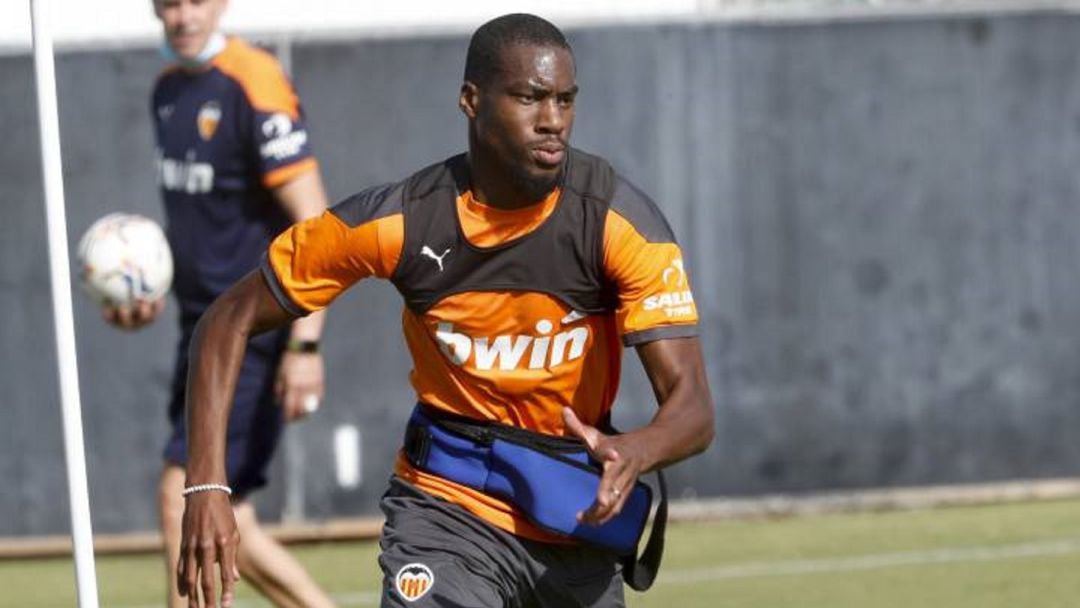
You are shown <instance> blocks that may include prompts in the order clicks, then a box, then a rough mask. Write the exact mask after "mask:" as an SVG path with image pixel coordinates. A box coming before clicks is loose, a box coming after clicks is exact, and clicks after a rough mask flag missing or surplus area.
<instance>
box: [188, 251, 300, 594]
mask: <svg viewBox="0 0 1080 608" xmlns="http://www.w3.org/2000/svg"><path fill="white" fill-rule="evenodd" d="M291 320H292V317H291V316H290V315H289V314H288V313H287V312H286V311H285V310H283V309H282V308H281V306H280V305H279V304H278V303H277V300H275V299H274V297H273V296H272V295H271V293H270V290H269V288H268V287H267V286H266V283H265V281H264V279H263V278H262V275H261V274H260V273H259V271H254V272H252V273H249V274H248V275H247V276H246V277H244V278H243V279H241V280H240V281H239V282H238V283H237V284H235V285H234V286H232V287H231V288H230V289H229V290H228V291H226V292H225V293H224V294H222V295H221V297H219V298H218V299H217V300H215V301H214V303H213V304H212V305H211V306H210V308H209V309H207V311H206V313H205V314H204V315H203V317H202V319H201V320H200V321H199V324H198V326H197V327H196V329H195V334H194V338H193V340H192V345H191V367H190V369H191V373H190V374H189V376H188V392H187V395H188V401H187V424H188V429H189V435H188V441H189V445H188V453H189V454H190V459H189V461H188V464H187V485H188V486H189V487H190V486H195V485H201V484H221V485H226V484H227V480H226V476H225V430H226V427H227V422H228V419H229V410H230V408H231V406H232V400H231V399H230V395H232V394H233V392H234V389H235V388H236V378H237V375H238V374H239V371H240V363H241V361H242V360H243V357H244V350H245V349H246V346H247V341H248V338H249V337H250V336H252V335H255V334H258V333H261V332H263V331H266V330H268V329H271V328H274V327H279V326H281V325H284V324H285V323H288V322H289V321H291ZM239 542H240V537H239V534H238V532H237V530H236V520H235V517H234V515H233V510H232V504H231V503H230V501H229V496H228V495H227V494H226V493H224V492H219V491H207V492H197V493H195V494H191V495H190V496H188V498H187V503H186V505H185V508H184V520H183V526H182V533H181V546H180V560H179V562H178V564H177V572H178V577H177V586H178V591H179V592H180V595H183V596H186V597H187V598H188V605H189V606H191V607H193V608H194V607H197V606H199V605H200V604H199V599H198V593H196V592H195V591H196V588H197V587H201V588H202V592H203V593H202V595H203V598H206V601H207V602H209V603H210V605H213V599H212V598H216V597H217V595H216V586H217V580H218V578H219V577H220V580H221V585H222V589H221V604H222V605H223V606H229V605H231V604H232V599H233V593H234V586H235V582H236V580H237V578H238V570H237V566H236V551H237V546H238V545H239Z"/></svg>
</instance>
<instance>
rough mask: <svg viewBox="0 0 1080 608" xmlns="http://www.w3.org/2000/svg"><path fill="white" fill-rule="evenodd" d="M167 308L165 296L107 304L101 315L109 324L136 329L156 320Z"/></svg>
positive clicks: (131, 329)
mask: <svg viewBox="0 0 1080 608" xmlns="http://www.w3.org/2000/svg"><path fill="white" fill-rule="evenodd" d="M163 310H165V298H158V299H156V300H153V301H150V300H136V301H135V302H134V303H132V304H121V305H115V304H108V303H107V304H105V305H104V306H103V307H102V308H101V315H102V316H103V317H104V318H105V320H106V321H107V322H109V324H111V325H114V326H116V327H119V328H121V329H126V330H129V331H134V330H136V329H141V328H143V327H145V326H146V325H149V324H150V323H153V322H154V319H157V318H158V316H159V315H161V311H163Z"/></svg>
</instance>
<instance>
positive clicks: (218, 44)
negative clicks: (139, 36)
mask: <svg viewBox="0 0 1080 608" xmlns="http://www.w3.org/2000/svg"><path fill="white" fill-rule="evenodd" d="M158 50H159V51H160V52H161V56H162V57H163V58H164V59H165V61H168V62H171V63H178V64H180V65H181V66H182V67H185V68H201V67H203V66H205V65H206V64H207V63H210V60H211V59H213V58H214V57H216V56H217V54H218V53H220V52H221V51H223V50H225V34H222V33H221V32H214V33H213V34H211V35H210V38H209V39H208V40H207V41H206V46H204V47H203V50H201V51H199V54H198V55H197V56H195V57H194V58H192V59H184V58H182V57H180V56H179V55H177V54H176V51H174V50H173V49H172V47H171V46H169V41H168V40H166V41H164V42H162V43H161V46H160V47H159V49H158Z"/></svg>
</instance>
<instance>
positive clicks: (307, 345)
mask: <svg viewBox="0 0 1080 608" xmlns="http://www.w3.org/2000/svg"><path fill="white" fill-rule="evenodd" d="M285 351H286V352H290V353H308V354H314V353H317V352H319V341H318V340H289V341H288V342H286V343H285Z"/></svg>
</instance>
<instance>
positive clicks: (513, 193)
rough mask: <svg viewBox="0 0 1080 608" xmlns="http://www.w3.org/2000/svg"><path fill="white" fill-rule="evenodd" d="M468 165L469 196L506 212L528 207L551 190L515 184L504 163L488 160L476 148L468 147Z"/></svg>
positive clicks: (539, 201)
mask: <svg viewBox="0 0 1080 608" xmlns="http://www.w3.org/2000/svg"><path fill="white" fill-rule="evenodd" d="M468 165H469V181H470V188H471V189H472V198H473V200H474V201H476V202H478V203H481V204H484V205H487V206H488V207H494V208H495V209H502V210H507V211H512V210H515V209H523V208H525V207H531V206H533V205H536V204H538V203H541V202H543V201H544V199H546V198H547V197H548V195H550V194H551V192H552V190H553V188H548V189H546V190H544V191H543V192H529V191H527V189H525V188H522V187H521V186H519V185H518V184H515V183H514V180H513V179H512V177H511V176H510V174H509V172H508V171H507V170H506V168H505V166H504V165H502V164H501V163H496V162H491V161H490V160H489V159H487V158H485V155H484V154H483V153H479V152H478V151H477V149H476V148H475V147H473V148H470V150H469V154H468Z"/></svg>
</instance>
